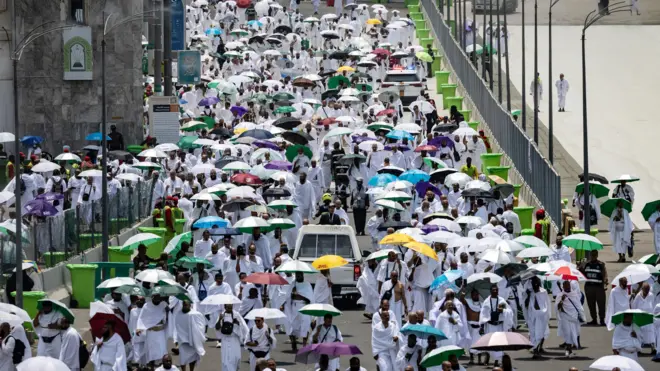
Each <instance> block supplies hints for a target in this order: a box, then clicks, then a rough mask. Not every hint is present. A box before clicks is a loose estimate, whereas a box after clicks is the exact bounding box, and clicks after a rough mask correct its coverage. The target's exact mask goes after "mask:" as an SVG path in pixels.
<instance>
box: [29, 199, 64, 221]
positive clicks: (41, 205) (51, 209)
mask: <svg viewBox="0 0 660 371" xmlns="http://www.w3.org/2000/svg"><path fill="white" fill-rule="evenodd" d="M23 208H24V209H25V211H26V212H27V214H28V215H35V216H38V217H42V218H43V217H47V216H54V215H57V213H58V212H59V210H57V208H55V206H53V204H52V203H50V202H48V201H46V200H44V199H39V198H36V199H34V200H32V201H30V202H28V203H27V204H25V206H24V207H23Z"/></svg>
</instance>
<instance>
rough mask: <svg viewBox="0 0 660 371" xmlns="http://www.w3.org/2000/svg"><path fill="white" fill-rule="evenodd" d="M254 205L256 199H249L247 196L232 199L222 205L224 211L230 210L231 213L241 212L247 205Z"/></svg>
mask: <svg viewBox="0 0 660 371" xmlns="http://www.w3.org/2000/svg"><path fill="white" fill-rule="evenodd" d="M250 205H254V201H252V200H248V199H247V198H235V199H233V200H231V201H228V202H227V203H225V204H223V205H222V207H220V208H221V209H222V210H223V211H226V212H229V213H235V212H239V211H241V210H243V209H245V208H246V207H248V206H250Z"/></svg>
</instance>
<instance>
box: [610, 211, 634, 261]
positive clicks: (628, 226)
mask: <svg viewBox="0 0 660 371" xmlns="http://www.w3.org/2000/svg"><path fill="white" fill-rule="evenodd" d="M615 215H617V210H616V209H614V212H613V213H612V217H611V218H610V226H609V229H610V238H611V239H612V247H613V248H614V252H616V253H617V254H625V253H627V252H628V247H629V246H630V243H631V241H630V239H631V238H632V230H633V228H634V227H633V223H632V220H630V216H628V210H626V209H621V215H622V216H623V218H622V219H621V220H619V221H614V216H615Z"/></svg>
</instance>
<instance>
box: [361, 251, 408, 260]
mask: <svg viewBox="0 0 660 371" xmlns="http://www.w3.org/2000/svg"><path fill="white" fill-rule="evenodd" d="M391 252H393V253H395V254H401V253H400V252H399V251H396V250H394V249H383V250H378V251H376V252H372V253H371V254H369V256H367V258H366V259H365V260H372V259H384V258H386V257H387V255H389V253H391Z"/></svg>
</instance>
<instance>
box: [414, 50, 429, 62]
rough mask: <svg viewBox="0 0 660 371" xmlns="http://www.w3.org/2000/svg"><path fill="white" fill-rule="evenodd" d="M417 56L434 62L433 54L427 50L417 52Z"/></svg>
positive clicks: (425, 60) (422, 59)
mask: <svg viewBox="0 0 660 371" xmlns="http://www.w3.org/2000/svg"><path fill="white" fill-rule="evenodd" d="M415 56H416V57H417V58H418V59H419V60H421V61H424V62H428V63H431V62H433V57H431V55H430V54H429V53H427V52H417V53H416V54H415Z"/></svg>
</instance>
